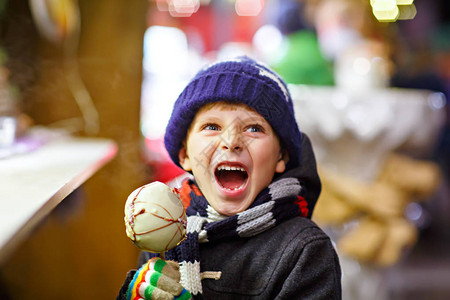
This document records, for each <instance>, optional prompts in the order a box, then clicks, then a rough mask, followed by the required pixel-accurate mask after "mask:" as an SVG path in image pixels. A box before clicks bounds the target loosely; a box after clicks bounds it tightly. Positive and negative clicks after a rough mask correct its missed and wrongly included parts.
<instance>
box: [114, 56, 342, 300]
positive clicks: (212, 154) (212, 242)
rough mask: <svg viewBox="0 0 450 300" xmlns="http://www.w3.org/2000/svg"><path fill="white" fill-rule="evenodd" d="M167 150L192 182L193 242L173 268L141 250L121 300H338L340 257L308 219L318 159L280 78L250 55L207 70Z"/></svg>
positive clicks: (177, 115) (179, 250)
mask: <svg viewBox="0 0 450 300" xmlns="http://www.w3.org/2000/svg"><path fill="white" fill-rule="evenodd" d="M165 145H166V148H167V150H168V152H169V154H170V156H171V158H172V160H173V161H174V162H175V163H176V164H177V165H178V166H180V167H182V168H183V169H184V170H186V171H188V172H191V173H192V174H193V177H194V179H192V180H187V181H185V182H183V184H182V187H181V189H180V195H181V198H182V200H183V203H184V205H185V206H186V207H187V208H186V213H187V215H188V221H187V238H186V240H184V241H183V242H182V243H181V244H180V245H178V246H177V247H176V248H174V249H172V250H170V251H168V252H166V255H165V258H166V259H167V261H168V262H167V263H166V261H164V260H161V259H159V258H157V259H155V258H153V259H151V257H154V256H156V255H155V254H151V253H148V252H143V253H142V255H141V259H140V265H144V267H142V268H141V269H140V270H138V271H137V272H135V271H131V272H130V273H129V274H128V278H127V280H126V281H125V283H124V286H123V287H122V290H121V295H120V296H119V299H127V293H128V299H166V298H164V297H166V296H167V297H168V298H167V299H171V298H175V299H189V297H190V296H191V295H192V297H193V298H194V299H244V298H245V299H341V283H340V280H341V278H340V277H341V273H340V266H339V261H338V257H337V255H336V253H335V251H334V248H333V246H332V244H331V241H330V239H329V238H328V237H327V236H326V234H325V233H324V232H323V231H322V230H321V229H319V228H318V227H317V226H316V225H315V224H314V223H313V222H312V221H311V220H310V218H311V215H312V212H313V208H314V205H315V203H316V201H317V198H318V196H319V194H320V189H321V185H320V180H319V177H318V175H317V170H316V163H315V158H314V154H313V151H312V148H311V144H310V141H309V139H308V138H307V136H306V135H305V134H302V133H301V132H300V130H299V128H298V126H297V123H296V121H295V117H294V111H293V105H292V100H291V98H290V95H289V92H288V90H287V88H286V85H285V84H284V82H283V81H282V80H281V79H280V77H279V76H278V75H276V74H275V73H274V72H273V71H271V70H270V69H268V68H267V67H266V66H264V65H262V64H260V63H257V62H256V61H254V60H252V59H250V58H248V57H238V58H236V59H233V60H228V61H223V62H218V63H216V64H213V65H211V66H209V67H207V68H205V69H203V70H201V71H200V72H199V73H198V74H197V75H196V76H195V77H194V78H193V80H192V81H191V82H190V83H189V84H188V85H187V86H186V88H185V89H184V91H183V92H182V93H181V94H180V96H179V98H178V100H177V101H176V103H175V105H174V109H173V113H172V116H171V118H170V120H169V123H168V126H167V130H166V135H165ZM173 261H175V262H178V264H176V263H174V262H173ZM178 266H179V269H178ZM149 268H150V269H151V272H147V273H148V274H147V273H145V274H147V276H144V272H145V271H146V270H147V269H149ZM149 274H150V275H149ZM151 274H153V275H151ZM173 274H175V275H173ZM166 275H167V276H166ZM180 276H181V281H180ZM161 277H162V278H164V280H162V279H160V278H161ZM171 278H174V280H172V279H171ZM163 281H164V282H163ZM140 282H142V284H138V283H140ZM186 290H187V291H186ZM181 291H182V292H181ZM189 292H190V293H189ZM134 297H136V298H134Z"/></svg>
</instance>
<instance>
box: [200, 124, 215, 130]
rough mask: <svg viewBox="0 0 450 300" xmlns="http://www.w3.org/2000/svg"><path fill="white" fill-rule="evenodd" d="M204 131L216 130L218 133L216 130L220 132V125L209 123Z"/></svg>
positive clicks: (204, 127)
mask: <svg viewBox="0 0 450 300" xmlns="http://www.w3.org/2000/svg"><path fill="white" fill-rule="evenodd" d="M202 129H203V130H214V131H216V130H219V125H217V124H212V123H208V124H205V125H204V126H203V127H202Z"/></svg>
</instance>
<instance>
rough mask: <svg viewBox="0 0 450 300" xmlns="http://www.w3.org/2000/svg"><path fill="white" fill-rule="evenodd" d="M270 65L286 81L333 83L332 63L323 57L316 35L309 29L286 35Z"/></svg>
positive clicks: (311, 83)
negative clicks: (277, 54)
mask: <svg viewBox="0 0 450 300" xmlns="http://www.w3.org/2000/svg"><path fill="white" fill-rule="evenodd" d="M271 67H272V68H273V69H274V70H275V71H276V72H277V73H278V74H280V75H281V77H283V79H284V80H285V81H286V82H287V83H292V84H309V85H334V75H333V65H332V63H331V62H329V61H327V60H326V59H325V58H324V57H323V55H322V53H321V51H320V46H319V43H318V40H317V36H316V34H315V33H314V32H313V31H310V30H300V31H296V32H293V33H290V34H288V35H286V36H285V40H284V41H283V45H282V46H281V49H280V53H279V56H278V57H276V58H275V59H274V61H273V62H272V63H271Z"/></svg>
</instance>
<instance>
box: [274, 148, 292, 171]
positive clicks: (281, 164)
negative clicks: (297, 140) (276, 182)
mask: <svg viewBox="0 0 450 300" xmlns="http://www.w3.org/2000/svg"><path fill="white" fill-rule="evenodd" d="M288 161H289V153H288V152H287V151H285V150H281V151H280V154H279V156H278V162H277V164H276V166H275V172H276V173H283V172H284V171H285V170H286V165H287V163H288Z"/></svg>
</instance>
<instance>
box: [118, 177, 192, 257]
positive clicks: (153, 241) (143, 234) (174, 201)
mask: <svg viewBox="0 0 450 300" xmlns="http://www.w3.org/2000/svg"><path fill="white" fill-rule="evenodd" d="M185 224H186V213H185V209H184V207H183V203H182V202H181V199H180V197H179V195H178V194H177V193H176V192H174V191H173V190H172V189H171V188H170V187H168V186H167V185H165V184H164V183H162V182H159V181H155V182H152V183H150V184H147V185H144V186H142V187H140V188H138V189H136V190H134V191H133V192H132V193H131V194H130V195H129V196H128V199H127V202H126V204H125V227H126V233H127V236H128V237H129V238H130V239H131V240H132V241H133V243H134V244H135V245H136V246H137V247H139V248H141V249H143V250H146V251H150V252H164V251H167V250H170V249H172V248H174V247H175V246H176V245H178V244H179V243H180V242H181V241H182V240H183V239H184V238H185V237H186V227H185Z"/></svg>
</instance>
